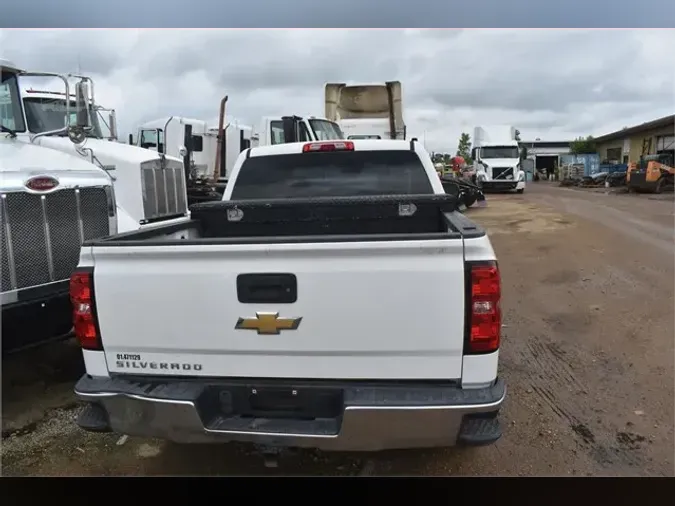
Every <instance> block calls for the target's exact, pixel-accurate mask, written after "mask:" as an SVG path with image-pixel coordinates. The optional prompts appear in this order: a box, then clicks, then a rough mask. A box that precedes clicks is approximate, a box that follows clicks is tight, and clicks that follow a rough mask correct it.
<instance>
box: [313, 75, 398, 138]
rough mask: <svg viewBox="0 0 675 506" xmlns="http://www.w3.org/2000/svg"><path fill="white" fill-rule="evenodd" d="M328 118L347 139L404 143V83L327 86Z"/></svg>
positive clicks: (335, 84) (326, 104) (325, 91)
mask: <svg viewBox="0 0 675 506" xmlns="http://www.w3.org/2000/svg"><path fill="white" fill-rule="evenodd" d="M324 94H325V115H326V118H328V119H329V120H331V121H334V122H337V124H338V125H339V126H340V129H341V130H342V131H343V132H344V134H345V137H346V138H347V139H404V140H405V138H406V125H405V123H404V121H403V97H402V88H401V83H400V81H388V82H385V83H379V84H347V83H327V84H326V85H325V89H324Z"/></svg>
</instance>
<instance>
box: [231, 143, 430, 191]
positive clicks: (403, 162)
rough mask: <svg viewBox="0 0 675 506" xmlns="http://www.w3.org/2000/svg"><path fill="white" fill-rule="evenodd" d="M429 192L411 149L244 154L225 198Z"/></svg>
mask: <svg viewBox="0 0 675 506" xmlns="http://www.w3.org/2000/svg"><path fill="white" fill-rule="evenodd" d="M432 193H433V189H432V187H431V183H430V182H429V178H428V177H427V174H426V172H425V170H424V166H423V165H422V162H421V160H420V159H419V157H418V156H417V154H416V153H415V152H413V151H337V152H325V151H324V152H317V153H297V154H290V155H275V156H257V157H251V158H249V159H247V160H246V161H245V162H244V164H243V165H242V167H241V170H240V172H239V175H238V177H237V180H236V181H235V184H234V189H233V190H232V197H231V198H232V199H233V200H240V199H241V200H243V199H268V198H302V197H349V196H356V195H409V194H432Z"/></svg>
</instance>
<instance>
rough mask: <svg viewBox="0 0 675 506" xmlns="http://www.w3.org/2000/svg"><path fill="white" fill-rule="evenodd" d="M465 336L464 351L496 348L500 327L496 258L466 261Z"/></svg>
mask: <svg viewBox="0 0 675 506" xmlns="http://www.w3.org/2000/svg"><path fill="white" fill-rule="evenodd" d="M467 267H468V269H469V283H468V287H467V292H468V293H467V295H468V297H467V300H468V301H469V305H468V307H467V322H468V325H467V327H468V328H467V336H466V346H465V350H464V351H465V354H472V353H473V354H475V353H491V352H493V351H497V350H498V349H499V341H500V337H501V329H502V314H501V308H500V307H499V302H500V298H501V280H500V276H499V267H498V266H497V263H496V262H476V263H468V264H467Z"/></svg>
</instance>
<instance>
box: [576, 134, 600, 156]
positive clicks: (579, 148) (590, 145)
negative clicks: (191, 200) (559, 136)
mask: <svg viewBox="0 0 675 506" xmlns="http://www.w3.org/2000/svg"><path fill="white" fill-rule="evenodd" d="M597 152H598V151H597V149H596V147H595V139H593V136H592V135H589V136H588V137H586V138H585V139H584V138H583V137H577V138H576V139H575V140H573V141H572V142H570V153H572V154H573V155H586V154H593V153H597Z"/></svg>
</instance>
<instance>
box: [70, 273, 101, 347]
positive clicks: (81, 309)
mask: <svg viewBox="0 0 675 506" xmlns="http://www.w3.org/2000/svg"><path fill="white" fill-rule="evenodd" d="M70 301H71V302H72V304H73V328H74V330H75V335H76V336H77V339H78V340H79V341H80V346H82V348H83V349H85V350H101V349H103V347H102V345H101V338H100V336H99V332H98V325H97V323H96V305H95V301H94V271H93V269H78V270H76V271H75V272H74V273H73V274H72V275H71V276H70Z"/></svg>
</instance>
